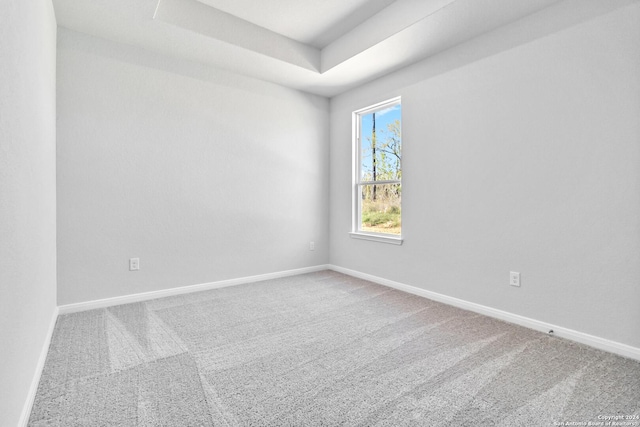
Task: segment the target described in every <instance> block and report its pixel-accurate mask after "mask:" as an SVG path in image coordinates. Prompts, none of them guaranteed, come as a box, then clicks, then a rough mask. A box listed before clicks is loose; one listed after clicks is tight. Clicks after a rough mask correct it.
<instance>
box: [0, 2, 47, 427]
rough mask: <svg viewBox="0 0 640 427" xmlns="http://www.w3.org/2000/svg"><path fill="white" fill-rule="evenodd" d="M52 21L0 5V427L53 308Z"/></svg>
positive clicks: (27, 377) (10, 420)
mask: <svg viewBox="0 0 640 427" xmlns="http://www.w3.org/2000/svg"><path fill="white" fill-rule="evenodd" d="M55 52H56V20H55V16H54V13H53V7H52V5H51V2H50V1H49V0H44V1H37V2H36V1H24V0H8V1H2V2H0V58H1V61H0V384H1V386H0V414H1V415H0V425H3V426H15V425H17V424H18V422H19V419H20V416H21V411H22V409H23V406H24V404H25V401H26V400H27V396H28V392H29V387H30V386H31V383H32V379H33V378H34V375H35V374H36V368H37V366H38V357H39V356H40V354H41V352H42V349H43V346H44V343H45V342H46V337H47V333H48V330H49V326H50V324H51V321H52V318H53V315H54V312H55V307H56V205H55V204H56V195H55V185H56V184H55V178H56V176H55V150H56V140H55V136H56V130H55V123H56V122H55V120H56V116H55V115H56V112H55V107H56V98H55V97H56V89H55V81H56V79H55V71H56V69H55V66H56V65H55V61H56V53H55Z"/></svg>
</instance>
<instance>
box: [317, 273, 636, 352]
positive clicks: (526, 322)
mask: <svg viewBox="0 0 640 427" xmlns="http://www.w3.org/2000/svg"><path fill="white" fill-rule="evenodd" d="M328 268H329V269H330V270H333V271H337V272H339V273H343V274H347V275H349V276H353V277H358V278H360V279H365V280H368V281H370V282H374V283H377V284H379V285H383V286H388V287H390V288H394V289H398V290H400V291H404V292H408V293H410V294H414V295H418V296H421V297H424V298H428V299H431V300H434V301H438V302H442V303H444V304H448V305H452V306H454V307H458V308H462V309H464V310H469V311H473V312H475V313H479V314H484V315H486V316H489V317H494V318H496V319H500V320H504V321H505V322H509V323H514V324H516V325H520V326H524V327H526V328H529V329H533V330H536V331H540V332H544V333H548V332H549V331H550V330H552V331H553V334H554V335H555V336H558V337H560V338H566V339H568V340H571V341H575V342H579V343H581V344H585V345H588V346H590V347H594V348H597V349H600V350H604V351H607V352H609V353H614V354H618V355H620V356H623V357H628V358H630V359H635V360H640V348H637V347H632V346H630V345H627V344H622V343H619V342H616V341H611V340H607V339H604V338H600V337H597V336H594V335H589V334H585V333H584V332H579V331H575V330H573V329H568V328H563V327H562V326H558V325H552V324H550V323H546V322H541V321H539V320H535V319H531V318H528V317H524V316H520V315H517V314H513V313H509V312H507V311H502V310H498V309H495V308H491V307H487V306H484V305H481V304H476V303H473V302H469V301H465V300H461V299H458V298H454V297H450V296H447V295H443V294H439V293H436V292H431V291H427V290H425V289H422V288H417V287H415V286H411V285H406V284H404V283H400V282H394V281H392V280H388V279H383V278H381V277H377V276H373V275H371V274H367V273H362V272H360V271H356V270H351V269H348V268H344V267H339V266H337V265H329V266H328Z"/></svg>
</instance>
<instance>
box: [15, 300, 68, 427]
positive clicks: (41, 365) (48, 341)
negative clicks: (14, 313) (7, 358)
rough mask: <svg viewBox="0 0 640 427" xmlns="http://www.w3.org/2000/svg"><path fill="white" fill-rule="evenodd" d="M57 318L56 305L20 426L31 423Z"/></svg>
mask: <svg viewBox="0 0 640 427" xmlns="http://www.w3.org/2000/svg"><path fill="white" fill-rule="evenodd" d="M56 320H58V307H55V308H54V310H53V315H52V316H51V322H50V323H49V329H48V330H47V335H46V337H45V339H44V344H43V345H42V349H41V350H40V358H39V359H38V364H37V365H36V371H35V373H34V374H33V379H32V380H31V386H30V387H29V393H28V394H27V400H26V401H25V402H24V406H23V408H22V415H21V416H20V422H19V424H18V426H20V427H26V426H27V424H29V416H31V409H32V408H33V402H34V401H35V399H36V393H37V391H38V385H39V384H40V377H41V376H42V370H43V369H44V362H46V361H47V354H48V353H49V345H50V344H51V337H52V336H53V330H54V329H55V326H56Z"/></svg>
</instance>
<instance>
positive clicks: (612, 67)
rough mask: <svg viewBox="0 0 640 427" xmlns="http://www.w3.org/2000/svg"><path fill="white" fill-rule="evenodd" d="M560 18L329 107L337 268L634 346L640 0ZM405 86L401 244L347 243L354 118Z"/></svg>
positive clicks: (458, 51) (455, 52) (402, 74)
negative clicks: (563, 25)
mask: <svg viewBox="0 0 640 427" xmlns="http://www.w3.org/2000/svg"><path fill="white" fill-rule="evenodd" d="M619 3H620V2H619ZM559 7H564V5H560V6H559ZM565 12H566V13H567V16H569V15H571V14H572V13H573V12H572V10H571V8H566V10H565ZM577 15H579V13H577ZM550 16H551V15H550V14H539V15H534V16H531V17H528V18H526V19H525V20H523V21H521V22H519V23H515V24H513V25H510V26H508V27H505V28H502V29H500V30H497V31H495V32H493V33H491V34H487V35H484V36H483V37H480V38H479V39H477V40H474V41H472V42H471V43H468V44H465V45H461V46H459V47H456V48H454V49H452V50H450V51H448V52H445V53H442V54H440V55H438V56H436V57H434V58H432V59H430V60H426V61H424V62H422V63H419V64H416V65H414V66H412V67H409V68H407V69H404V70H401V71H399V72H396V73H395V74H392V75H389V76H387V77H385V78H383V79H381V80H378V81H375V82H372V83H370V84H367V85H365V86H363V87H361V88H358V89H356V90H353V91H351V92H348V93H345V94H343V95H341V96H338V97H336V98H333V99H332V100H331V150H330V152H331V157H330V165H331V172H330V177H331V184H330V191H331V202H330V206H331V220H330V242H331V248H330V254H331V255H330V262H331V263H332V264H335V265H338V266H341V267H345V268H350V269H353V270H358V271H361V272H365V273H368V274H372V275H375V276H379V277H382V278H385V279H389V280H394V281H397V282H401V283H405V284H408V285H412V286H416V287H419V288H423V289H427V290H430V291H433V292H437V293H441V294H444V295H448V296H452V297H457V298H460V299H463V300H467V301H470V302H474V303H478V304H482V305H485V306H489V307H493V308H496V309H500V310H504V311H507V312H511V313H515V314H519V315H522V316H526V317H529V318H533V319H537V320H539V321H543V322H548V323H550V324H555V325H559V326H562V327H565V328H570V329H574V330H577V331H581V332H584V333H588V334H592V335H595V336H598V337H602V338H606V339H610V340H613V341H617V342H620V343H624V344H628V345H631V346H635V347H640V310H639V309H638V302H639V301H640V286H639V283H640V261H639V260H640V143H639V141H640V120H639V118H640V79H639V78H638V76H640V3H638V2H635V4H632V5H630V6H626V7H623V8H620V9H617V10H615V11H613V12H610V13H606V14H604V15H601V16H597V17H588V19H587V18H585V20H584V22H582V23H577V24H576V25H574V26H571V27H570V28H568V29H566V30H562V31H556V30H555V29H553V28H554V25H555V24H554V23H553V22H551V21H549V22H547V21H545V19H547V18H549V17H550ZM559 18H560V17H559V16H553V19H554V20H555V21H554V22H556V23H557V22H559V21H558V20H559ZM543 28H549V29H551V31H549V34H548V35H543V36H541V37H537V38H536V39H535V40H533V41H531V42H528V43H522V42H520V41H519V40H525V39H526V38H527V32H532V33H535V32H539V31H540V29H543ZM479 52H486V54H485V55H484V57H479V55H478V53H479ZM398 95H400V96H402V105H403V142H404V147H403V149H404V153H403V154H404V159H403V166H404V169H403V179H404V186H403V197H404V199H403V234H404V237H405V240H404V244H403V245H402V246H393V245H388V244H384V243H377V242H369V241H362V240H356V239H351V238H349V236H348V234H347V233H348V231H349V230H350V226H351V188H350V186H349V183H350V182H351V112H352V111H353V110H355V109H358V108H362V107H366V106H367V105H370V104H373V103H375V102H379V101H382V100H385V99H388V98H391V97H394V96H398ZM511 270H512V271H519V272H521V275H522V276H521V277H522V287H521V288H514V287H510V286H509V285H508V280H509V271H511Z"/></svg>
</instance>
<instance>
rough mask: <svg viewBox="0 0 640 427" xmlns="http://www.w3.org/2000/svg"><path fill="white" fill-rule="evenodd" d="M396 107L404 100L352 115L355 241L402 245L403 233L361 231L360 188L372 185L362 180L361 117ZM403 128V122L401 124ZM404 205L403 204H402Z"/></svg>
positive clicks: (386, 102)
mask: <svg viewBox="0 0 640 427" xmlns="http://www.w3.org/2000/svg"><path fill="white" fill-rule="evenodd" d="M394 105H400V106H402V100H401V98H400V97H399V96H398V97H396V98H392V99H388V100H386V101H383V102H379V103H377V104H374V105H370V106H368V107H366V108H362V109H360V110H357V111H354V112H353V113H352V121H351V122H352V141H353V144H352V172H353V173H352V182H351V188H352V197H351V200H352V215H351V217H352V226H351V232H350V233H349V235H350V236H351V237H352V238H355V239H363V240H370V241H374V242H382V243H391V244H395V245H401V244H402V240H403V237H402V233H403V232H402V231H401V235H400V236H398V235H394V234H387V233H375V232H371V231H363V230H361V228H360V227H361V225H362V223H361V220H362V195H361V194H360V186H361V185H363V184H370V183H371V181H363V180H362V173H361V168H362V158H361V155H362V153H361V142H360V137H361V133H362V132H361V129H360V128H361V125H362V120H361V117H362V116H364V115H367V114H371V113H374V112H376V111H379V110H383V109H385V108H389V107H393V106H394ZM400 126H402V122H401V123H400ZM376 184H402V179H399V180H387V181H376ZM401 203H402V202H401Z"/></svg>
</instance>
